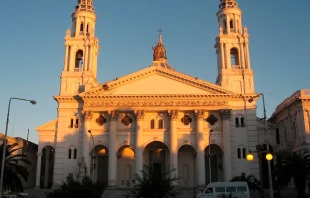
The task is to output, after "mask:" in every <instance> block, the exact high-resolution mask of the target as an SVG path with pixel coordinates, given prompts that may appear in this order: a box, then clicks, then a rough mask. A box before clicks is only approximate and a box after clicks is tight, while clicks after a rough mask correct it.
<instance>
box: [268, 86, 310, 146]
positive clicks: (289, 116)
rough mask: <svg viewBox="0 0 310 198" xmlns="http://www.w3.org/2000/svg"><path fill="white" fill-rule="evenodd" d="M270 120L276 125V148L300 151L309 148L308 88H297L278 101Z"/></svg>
mask: <svg viewBox="0 0 310 198" xmlns="http://www.w3.org/2000/svg"><path fill="white" fill-rule="evenodd" d="M270 121H272V122H273V123H275V124H276V125H277V126H278V129H277V131H276V144H277V145H276V149H277V150H278V151H280V150H292V151H294V152H300V151H305V150H309V148H310V90H298V91H296V92H295V93H293V94H292V95H291V96H290V97H288V98H286V99H285V100H284V101H283V102H282V103H280V104H279V105H278V106H277V108H276V110H275V112H274V113H273V114H272V116H271V118H270Z"/></svg>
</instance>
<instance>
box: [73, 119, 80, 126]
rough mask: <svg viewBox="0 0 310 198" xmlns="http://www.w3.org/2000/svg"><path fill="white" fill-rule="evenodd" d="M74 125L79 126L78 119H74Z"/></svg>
mask: <svg viewBox="0 0 310 198" xmlns="http://www.w3.org/2000/svg"><path fill="white" fill-rule="evenodd" d="M74 126H75V128H79V119H76V120H75V125H74Z"/></svg>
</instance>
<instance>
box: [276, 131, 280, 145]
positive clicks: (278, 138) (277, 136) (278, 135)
mask: <svg viewBox="0 0 310 198" xmlns="http://www.w3.org/2000/svg"><path fill="white" fill-rule="evenodd" d="M276 141H277V144H280V133H279V129H277V130H276Z"/></svg>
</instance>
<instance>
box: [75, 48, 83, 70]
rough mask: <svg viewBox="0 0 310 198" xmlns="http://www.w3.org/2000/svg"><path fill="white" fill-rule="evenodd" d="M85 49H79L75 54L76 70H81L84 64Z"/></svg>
mask: <svg viewBox="0 0 310 198" xmlns="http://www.w3.org/2000/svg"><path fill="white" fill-rule="evenodd" d="M83 54H84V53H83V51H82V50H78V51H77V52H76V54H75V67H74V71H77V72H79V71H80V68H82V66H83V56H84V55H83Z"/></svg>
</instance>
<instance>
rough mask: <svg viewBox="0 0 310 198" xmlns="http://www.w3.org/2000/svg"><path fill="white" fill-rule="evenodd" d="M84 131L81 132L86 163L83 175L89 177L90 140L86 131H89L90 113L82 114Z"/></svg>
mask: <svg viewBox="0 0 310 198" xmlns="http://www.w3.org/2000/svg"><path fill="white" fill-rule="evenodd" d="M83 117H84V125H83V127H84V131H83V157H84V162H85V163H86V167H87V169H86V172H85V175H87V176H90V149H89V140H90V134H89V132H88V130H90V121H91V118H92V112H90V111H88V112H84V113H83Z"/></svg>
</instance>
